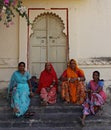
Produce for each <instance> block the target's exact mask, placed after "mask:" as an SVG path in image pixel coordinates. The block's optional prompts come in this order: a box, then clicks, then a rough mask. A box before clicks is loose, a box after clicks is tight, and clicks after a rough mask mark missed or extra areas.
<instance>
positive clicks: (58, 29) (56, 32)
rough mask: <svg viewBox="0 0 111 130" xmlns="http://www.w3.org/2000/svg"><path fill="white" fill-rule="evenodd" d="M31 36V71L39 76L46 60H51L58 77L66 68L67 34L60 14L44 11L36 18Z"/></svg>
mask: <svg viewBox="0 0 111 130" xmlns="http://www.w3.org/2000/svg"><path fill="white" fill-rule="evenodd" d="M32 30H33V34H31V36H30V72H31V74H32V75H37V76H38V77H39V75H40V73H41V71H42V70H43V69H44V65H45V62H51V63H52V64H53V65H54V68H55V70H56V72H57V75H58V77H59V76H60V75H61V73H62V72H63V71H64V69H65V68H66V62H67V58H66V57H67V53H66V35H65V34H64V33H63V30H64V24H63V21H62V20H61V19H60V17H59V16H58V15H55V14H52V13H44V14H41V16H39V17H37V18H35V20H34V23H33V26H32Z"/></svg>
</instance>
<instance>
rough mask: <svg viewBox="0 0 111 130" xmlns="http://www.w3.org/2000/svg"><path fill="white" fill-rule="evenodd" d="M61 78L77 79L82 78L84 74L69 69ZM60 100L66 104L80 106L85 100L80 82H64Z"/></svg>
mask: <svg viewBox="0 0 111 130" xmlns="http://www.w3.org/2000/svg"><path fill="white" fill-rule="evenodd" d="M63 76H65V77H67V78H78V77H84V72H83V71H82V70H81V69H79V68H78V67H77V68H76V72H75V71H73V70H72V69H71V68H70V67H68V68H67V70H66V71H65V73H64V74H63ZM61 94H62V98H63V99H65V100H66V101H67V102H72V103H77V104H82V103H83V101H84V99H85V87H84V83H83V82H82V81H78V80H76V81H75V82H74V83H70V82H68V81H64V82H63V83H62V91H61Z"/></svg>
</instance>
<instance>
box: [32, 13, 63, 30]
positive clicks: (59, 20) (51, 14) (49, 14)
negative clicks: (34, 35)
mask: <svg viewBox="0 0 111 130" xmlns="http://www.w3.org/2000/svg"><path fill="white" fill-rule="evenodd" d="M47 16H49V17H50V18H54V19H56V21H57V22H58V23H59V24H60V28H61V31H62V32H63V30H64V29H65V25H64V22H63V20H62V18H61V17H60V16H59V15H57V14H56V13H52V12H44V13H41V14H40V15H38V16H37V17H35V19H34V20H33V23H32V28H31V29H32V30H33V31H35V30H36V29H37V25H38V22H39V21H40V20H41V19H42V18H44V17H47Z"/></svg>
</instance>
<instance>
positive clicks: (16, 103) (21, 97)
mask: <svg viewBox="0 0 111 130" xmlns="http://www.w3.org/2000/svg"><path fill="white" fill-rule="evenodd" d="M30 78H31V76H30V74H29V73H28V72H25V73H24V74H21V73H20V72H19V71H15V72H14V73H13V75H12V77H11V80H10V83H9V86H8V93H9V92H10V91H12V95H11V107H12V108H15V107H16V108H17V109H18V112H16V113H15V115H16V116H17V117H19V116H22V115H24V114H25V113H26V111H27V110H28V108H29V105H30V98H29V94H30V91H29V85H28V80H29V79H30Z"/></svg>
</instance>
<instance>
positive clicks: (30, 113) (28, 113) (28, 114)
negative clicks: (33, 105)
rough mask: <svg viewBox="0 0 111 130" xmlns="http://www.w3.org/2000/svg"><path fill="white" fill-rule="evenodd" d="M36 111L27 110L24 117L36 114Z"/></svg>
mask: <svg viewBox="0 0 111 130" xmlns="http://www.w3.org/2000/svg"><path fill="white" fill-rule="evenodd" d="M34 114H35V112H27V113H25V115H24V117H25V118H30V117H31V116H34Z"/></svg>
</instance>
